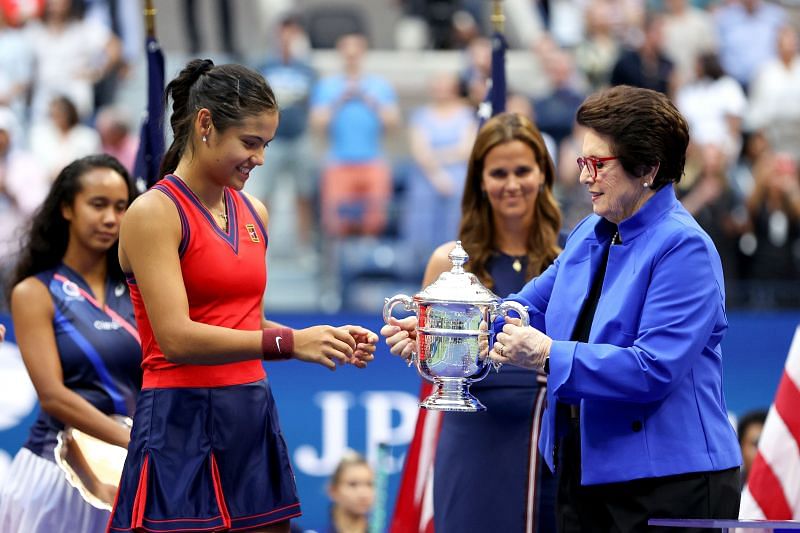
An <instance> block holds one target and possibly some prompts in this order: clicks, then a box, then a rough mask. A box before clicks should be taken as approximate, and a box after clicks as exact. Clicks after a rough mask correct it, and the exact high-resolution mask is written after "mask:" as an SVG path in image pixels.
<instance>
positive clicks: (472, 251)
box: [459, 113, 561, 288]
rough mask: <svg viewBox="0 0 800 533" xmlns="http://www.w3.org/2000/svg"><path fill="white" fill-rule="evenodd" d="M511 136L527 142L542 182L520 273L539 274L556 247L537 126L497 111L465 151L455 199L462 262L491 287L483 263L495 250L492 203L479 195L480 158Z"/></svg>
mask: <svg viewBox="0 0 800 533" xmlns="http://www.w3.org/2000/svg"><path fill="white" fill-rule="evenodd" d="M511 141H522V142H523V143H525V144H526V145H528V146H529V147H530V149H531V150H532V151H533V154H534V157H535V158H536V164H537V165H538V166H539V168H540V169H541V171H542V173H543V174H544V187H542V190H541V191H539V194H538V195H537V197H536V206H535V211H534V215H533V221H532V223H531V226H530V227H529V228H528V239H527V242H526V243H525V244H526V249H527V256H528V267H527V270H526V272H525V274H526V279H530V278H532V277H534V276H537V275H539V274H541V273H542V272H543V271H544V269H545V268H547V267H548V266H549V265H550V263H552V262H553V260H554V259H555V258H556V256H557V255H558V254H559V252H560V251H561V248H559V247H558V231H559V229H560V228H561V211H560V210H559V209H558V204H557V203H556V199H555V196H553V183H554V181H555V173H556V172H555V167H554V166H553V161H552V160H551V159H550V155H549V154H548V153H547V147H546V146H545V144H544V139H543V138H542V134H541V133H540V132H539V129H538V128H537V127H536V126H535V125H534V124H533V122H531V121H530V120H529V119H528V118H527V117H525V116H523V115H519V114H516V113H501V114H499V115H497V116H495V117H492V118H491V119H490V120H488V121H487V122H486V124H484V125H483V127H482V128H481V129H480V131H479V132H478V137H477V138H476V139H475V144H474V145H473V147H472V154H471V155H470V157H469V166H468V168H467V181H466V184H465V186H464V196H463V198H462V200H461V228H460V229H459V236H460V239H461V242H462V245H463V246H464V249H465V250H466V251H467V253H468V254H469V263H467V265H466V266H465V268H467V270H470V271H471V272H472V273H473V274H475V275H476V276H478V279H480V281H481V283H483V284H484V285H485V286H487V287H489V288H492V287H493V286H494V282H493V281H492V278H491V276H490V275H489V271H488V269H487V267H486V265H487V263H488V262H489V259H491V257H492V254H494V253H495V252H497V250H495V244H494V241H495V238H494V234H495V231H496V228H495V226H494V219H493V217H492V206H491V204H490V203H489V200H488V199H487V198H485V197H484V194H483V189H482V188H481V179H482V177H483V163H484V159H485V158H486V154H488V153H489V151H490V150H492V148H494V147H496V146H498V145H500V144H505V143H508V142H511Z"/></svg>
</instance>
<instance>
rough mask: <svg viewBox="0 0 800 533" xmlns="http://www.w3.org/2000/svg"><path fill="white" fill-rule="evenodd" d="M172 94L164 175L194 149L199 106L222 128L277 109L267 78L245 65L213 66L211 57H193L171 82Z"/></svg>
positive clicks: (169, 94)
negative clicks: (169, 142) (195, 122)
mask: <svg viewBox="0 0 800 533" xmlns="http://www.w3.org/2000/svg"><path fill="white" fill-rule="evenodd" d="M170 96H172V115H171V116H170V119H169V122H170V125H171V126H172V133H173V141H172V144H171V145H170V147H169V149H168V150H167V153H166V154H164V158H163V159H162V160H161V169H160V172H161V175H162V176H164V175H166V174H170V173H172V172H174V171H175V169H176V168H177V167H178V162H180V160H181V157H182V156H183V154H184V153H185V152H186V149H187V148H190V149H191V150H192V151H193V150H194V145H193V143H192V124H193V123H194V118H195V116H196V115H197V112H198V111H199V110H200V109H203V108H205V109H208V110H209V112H210V113H211V122H212V123H213V124H214V127H215V128H216V129H217V130H219V131H224V130H225V129H227V128H228V127H230V126H235V125H236V124H239V123H240V122H241V121H242V120H244V119H245V118H247V117H250V116H254V115H258V114H260V113H263V112H264V111H272V112H276V113H277V112H278V103H277V101H276V100H275V94H274V93H273V92H272V89H271V88H270V86H269V85H268V84H267V82H266V80H265V79H264V77H263V76H262V75H261V74H259V73H258V72H256V71H254V70H251V69H249V68H247V67H245V66H242V65H235V64H231V65H219V66H214V62H213V61H211V60H210V59H194V60H192V61H189V63H188V64H187V65H186V67H184V69H183V70H182V71H181V72H180V74H178V76H177V77H176V78H175V79H174V80H172V81H171V82H169V85H167V88H166V90H165V92H164V98H165V100H166V99H168V98H169V97H170Z"/></svg>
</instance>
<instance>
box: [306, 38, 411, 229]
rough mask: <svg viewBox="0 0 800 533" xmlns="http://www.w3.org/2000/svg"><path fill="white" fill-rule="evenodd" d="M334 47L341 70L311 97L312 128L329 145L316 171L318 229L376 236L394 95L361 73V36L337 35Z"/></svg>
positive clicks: (384, 201)
mask: <svg viewBox="0 0 800 533" xmlns="http://www.w3.org/2000/svg"><path fill="white" fill-rule="evenodd" d="M336 48H337V51H338V52H339V55H340V57H341V60H342V63H343V72H342V73H340V74H335V75H332V76H329V77H327V78H324V79H322V80H321V81H320V82H319V84H318V85H317V87H316V88H315V90H314V93H313V96H312V100H311V102H312V103H311V124H312V127H314V129H316V131H318V132H320V133H322V134H324V135H325V136H326V137H327V138H328V141H329V143H330V152H329V153H328V156H327V160H326V162H325V166H324V169H323V172H322V221H323V227H324V228H325V230H326V231H327V232H328V233H330V234H331V235H335V236H342V235H347V234H366V235H378V234H380V233H381V232H382V231H383V229H384V227H385V226H386V220H387V217H386V209H387V206H388V204H389V201H390V199H391V195H392V174H391V170H390V167H389V165H388V163H387V162H386V160H385V156H384V154H383V153H382V141H383V137H384V134H385V133H386V131H387V130H388V129H390V128H393V127H395V126H397V125H398V124H399V122H400V110H399V108H398V106H397V96H396V95H395V91H394V89H393V88H392V86H391V85H390V84H389V83H388V82H387V81H386V80H384V79H383V78H381V77H379V76H376V75H369V74H365V73H364V68H363V67H364V56H365V54H366V52H367V39H366V37H365V36H364V35H361V34H356V33H351V34H347V35H343V36H342V37H340V38H339V40H338V41H337V44H336Z"/></svg>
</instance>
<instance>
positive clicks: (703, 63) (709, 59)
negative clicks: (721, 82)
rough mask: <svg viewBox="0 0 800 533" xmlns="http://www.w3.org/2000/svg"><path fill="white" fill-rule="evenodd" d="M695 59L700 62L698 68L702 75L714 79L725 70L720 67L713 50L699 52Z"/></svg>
mask: <svg viewBox="0 0 800 533" xmlns="http://www.w3.org/2000/svg"><path fill="white" fill-rule="evenodd" d="M697 61H698V62H699V64H700V70H701V71H702V72H703V75H704V76H707V77H709V78H711V79H712V80H714V81H716V80H718V79H720V78H721V77H722V76H724V75H725V71H724V70H723V69H722V65H721V64H720V62H719V56H718V55H717V54H715V53H714V52H706V53H704V54H700V56H699V57H698V58H697Z"/></svg>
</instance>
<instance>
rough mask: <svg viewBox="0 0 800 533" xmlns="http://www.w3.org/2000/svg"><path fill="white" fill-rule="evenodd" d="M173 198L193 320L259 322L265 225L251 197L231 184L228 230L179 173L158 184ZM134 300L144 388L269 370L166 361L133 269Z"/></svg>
mask: <svg viewBox="0 0 800 533" xmlns="http://www.w3.org/2000/svg"><path fill="white" fill-rule="evenodd" d="M153 189H155V190H157V191H159V192H161V193H163V194H165V195H166V196H167V197H168V198H169V199H170V200H172V201H173V202H174V203H175V207H176V208H177V209H178V215H179V216H180V220H181V242H180V247H179V249H178V253H179V255H180V260H181V273H182V274H183V283H184V285H185V287H186V295H187V297H188V299H189V317H190V318H191V319H192V320H193V321H195V322H202V323H204V324H211V325H214V326H222V327H226V328H232V329H241V330H250V331H257V330H260V329H261V317H262V309H261V305H262V298H263V296H264V290H265V289H266V285H267V264H266V259H265V255H266V251H267V232H266V231H265V229H264V225H263V223H262V221H261V218H260V217H259V216H258V214H257V213H256V211H255V209H254V208H253V205H252V204H251V203H250V201H249V200H248V199H247V197H246V196H245V195H244V194H243V193H241V192H237V191H234V190H231V189H229V188H227V187H226V188H225V189H224V191H223V193H224V196H225V205H226V208H227V213H228V231H227V232H226V231H223V230H222V229H221V228H220V227H219V226H217V224H216V223H215V222H214V217H213V215H212V214H211V212H209V210H208V209H207V208H206V207H205V206H204V205H203V203H202V202H201V201H200V199H199V198H198V197H197V196H196V195H195V194H194V193H193V192H192V190H191V189H189V187H188V186H187V185H186V184H185V183H184V182H183V181H182V180H181V179H180V178H178V177H176V176H172V175H169V176H166V177H165V178H164V179H162V180H161V181H159V182H158V183H156V184H155V185H154V186H153ZM128 285H129V286H130V293H131V301H132V302H133V306H134V311H135V314H136V323H137V325H138V327H139V335H140V336H141V339H142V369H143V370H144V376H143V380H142V388H143V389H152V388H166V387H224V386H228V385H239V384H243V383H252V382H254V381H258V380H260V379H263V378H264V377H265V375H266V374H265V372H264V367H263V366H262V364H261V361H260V360H252V361H241V362H235V363H225V364H219V365H192V364H176V363H171V362H169V361H167V359H166V358H165V357H164V354H163V352H162V351H161V348H160V347H159V346H158V342H156V339H155V337H154V336H153V328H152V327H151V325H150V319H149V318H148V316H147V311H146V310H145V307H144V302H143V301H142V295H141V293H140V292H139V288H138V286H137V285H136V279H135V278H134V277H133V276H132V275H130V274H129V275H128Z"/></svg>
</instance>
